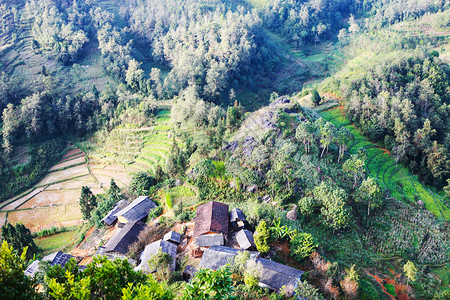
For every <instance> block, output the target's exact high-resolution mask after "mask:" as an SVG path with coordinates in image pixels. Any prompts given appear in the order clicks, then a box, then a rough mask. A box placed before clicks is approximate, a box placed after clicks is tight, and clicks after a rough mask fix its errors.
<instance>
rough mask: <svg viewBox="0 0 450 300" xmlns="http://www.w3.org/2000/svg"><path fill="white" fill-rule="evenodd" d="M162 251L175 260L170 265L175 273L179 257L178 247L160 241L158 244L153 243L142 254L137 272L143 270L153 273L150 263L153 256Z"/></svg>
mask: <svg viewBox="0 0 450 300" xmlns="http://www.w3.org/2000/svg"><path fill="white" fill-rule="evenodd" d="M159 249H161V251H162V252H163V253H167V254H169V255H170V256H171V257H172V258H173V260H172V264H171V265H170V270H171V271H175V260H176V257H177V245H175V244H174V243H171V242H168V241H165V240H159V241H156V242H153V243H151V244H149V245H147V246H146V247H145V249H144V251H143V252H142V253H141V257H140V259H141V263H140V264H139V265H138V266H137V267H136V268H135V270H136V271H138V270H141V271H143V272H146V273H152V272H154V270H150V268H149V266H148V261H149V260H150V259H151V258H152V256H153V255H156V254H157V253H158V250H159Z"/></svg>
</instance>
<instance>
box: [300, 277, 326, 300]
mask: <svg viewBox="0 0 450 300" xmlns="http://www.w3.org/2000/svg"><path fill="white" fill-rule="evenodd" d="M295 294H296V295H299V296H301V297H302V298H305V299H314V300H321V299H324V297H323V296H322V294H320V292H319V290H318V289H317V288H316V287H314V286H313V285H312V284H309V283H308V282H307V281H306V280H303V281H301V280H299V281H298V284H297V287H296V288H295Z"/></svg>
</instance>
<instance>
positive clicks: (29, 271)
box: [25, 260, 40, 277]
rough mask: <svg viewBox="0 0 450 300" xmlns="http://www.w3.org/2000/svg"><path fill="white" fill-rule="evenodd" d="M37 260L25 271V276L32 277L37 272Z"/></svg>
mask: <svg viewBox="0 0 450 300" xmlns="http://www.w3.org/2000/svg"><path fill="white" fill-rule="evenodd" d="M39 263H40V261H39V260H35V261H33V262H32V263H31V264H30V265H29V266H28V267H27V269H26V270H25V275H26V276H28V277H34V275H35V274H36V273H37V272H38V271H39Z"/></svg>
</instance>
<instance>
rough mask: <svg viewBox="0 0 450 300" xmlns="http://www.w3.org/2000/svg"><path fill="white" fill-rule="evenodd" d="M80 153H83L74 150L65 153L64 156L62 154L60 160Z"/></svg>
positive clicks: (76, 149)
mask: <svg viewBox="0 0 450 300" xmlns="http://www.w3.org/2000/svg"><path fill="white" fill-rule="evenodd" d="M80 153H83V152H82V151H81V150H80V149H78V148H75V149H72V150H69V151H67V152H66V154H64V156H63V158H62V159H63V160H64V159H65V158H68V157H69V156H72V155H75V154H80Z"/></svg>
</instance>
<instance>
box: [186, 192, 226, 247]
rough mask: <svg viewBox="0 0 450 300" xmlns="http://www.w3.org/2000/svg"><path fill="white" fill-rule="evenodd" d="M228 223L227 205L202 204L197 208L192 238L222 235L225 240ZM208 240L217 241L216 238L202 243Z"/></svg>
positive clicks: (218, 203)
mask: <svg viewBox="0 0 450 300" xmlns="http://www.w3.org/2000/svg"><path fill="white" fill-rule="evenodd" d="M228 222H229V215H228V205H227V204H224V203H220V202H216V201H211V202H208V203H205V204H202V205H200V206H198V207H197V215H196V217H195V226H194V234H193V236H194V238H199V237H200V236H202V235H222V237H223V238H224V239H225V238H226V237H227V236H228ZM208 240H210V241H217V237H213V238H211V239H208V238H205V239H204V241H208ZM210 246H212V245H210Z"/></svg>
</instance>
